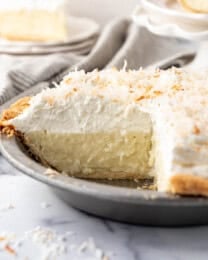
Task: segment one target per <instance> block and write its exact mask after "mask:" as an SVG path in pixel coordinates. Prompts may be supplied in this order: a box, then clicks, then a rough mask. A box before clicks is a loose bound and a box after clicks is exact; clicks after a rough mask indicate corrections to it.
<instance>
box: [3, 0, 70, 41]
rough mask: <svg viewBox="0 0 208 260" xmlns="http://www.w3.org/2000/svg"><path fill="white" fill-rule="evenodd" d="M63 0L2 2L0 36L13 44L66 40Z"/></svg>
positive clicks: (8, 0) (15, 0) (13, 0)
mask: <svg viewBox="0 0 208 260" xmlns="http://www.w3.org/2000/svg"><path fill="white" fill-rule="evenodd" d="M61 3H63V0H58V1H55V0H50V1H49V0H44V1H38V0H27V1H26V0H7V1H5V2H4V3H0V37H1V38H4V39H7V40H10V41H32V42H46V41H64V40H66V38H67V35H68V32H67V22H66V17H65V14H64V12H63V10H62V9H61V8H60V6H61Z"/></svg>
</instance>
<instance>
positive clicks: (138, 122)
mask: <svg viewBox="0 0 208 260" xmlns="http://www.w3.org/2000/svg"><path fill="white" fill-rule="evenodd" d="M206 75H207V74H206V73H205V74H203V73H202V74H200V73H198V74H197V73H195V74H194V73H188V72H186V71H183V70H177V69H171V70H168V71H158V70H156V71H153V72H151V71H142V70H140V71H128V72H127V71H124V70H121V71H117V70H114V69H112V70H111V69H109V70H105V71H101V72H98V71H93V72H91V73H85V72H83V71H75V72H72V73H70V74H69V75H68V76H67V77H66V78H64V80H63V81H62V83H61V84H60V86H57V87H56V88H53V89H46V90H43V91H42V92H41V93H39V94H37V95H36V96H34V97H32V98H24V99H22V100H19V101H18V102H17V103H16V104H13V105H12V106H11V107H10V108H9V109H8V110H6V111H5V112H4V113H3V115H2V118H1V121H0V130H1V132H2V133H3V134H7V135H12V134H19V133H20V134H21V136H22V138H23V142H24V144H25V145H26V146H28V148H29V150H30V151H31V152H32V153H33V154H34V155H35V156H37V157H38V158H39V159H40V160H41V162H42V163H44V164H45V165H47V166H50V167H53V168H55V169H57V170H58V171H60V172H64V173H66V174H69V175H72V176H75V177H80V178H89V179H110V180H114V179H126V180H132V179H150V178H153V177H154V180H155V183H156V186H157V188H158V190H159V191H168V192H172V193H178V194H184V195H203V196H208V134H207V133H208V122H207V121H208V120H207V116H206V115H207V106H208V100H207V97H208V91H207V87H206V86H207V85H208V78H207V76H206Z"/></svg>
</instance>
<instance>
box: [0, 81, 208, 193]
mask: <svg viewBox="0 0 208 260" xmlns="http://www.w3.org/2000/svg"><path fill="white" fill-rule="evenodd" d="M68 80H69V79H68ZM69 81H70V80H69ZM69 96H70V95H69ZM31 99H32V97H24V98H22V99H20V100H18V101H17V102H16V103H14V104H12V105H11V106H10V108H8V109H6V110H5V111H4V112H3V114H2V117H1V119H0V132H1V134H3V135H7V136H8V137H12V136H17V137H19V136H21V138H22V141H23V143H24V144H25V145H26V146H27V147H28V148H29V149H30V151H31V152H32V154H34V155H35V156H37V157H38V158H39V159H40V161H41V162H42V163H43V164H45V165H48V166H51V163H50V162H48V161H47V160H45V159H44V158H42V157H41V156H39V152H40V150H39V148H38V149H36V148H37V147H39V144H38V145H37V146H33V144H32V143H30V142H33V141H34V139H33V138H32V139H30V140H28V137H29V138H30V135H25V134H24V133H21V132H20V131H19V130H18V129H16V127H15V126H14V125H13V124H11V123H10V120H11V119H15V118H17V117H18V116H19V115H21V114H23V113H24V111H26V110H27V109H28V108H29V107H30V100H31ZM49 101H50V100H47V102H49ZM49 103H50V102H49ZM52 103H53V102H52ZM52 103H51V104H49V105H53V104H52ZM34 134H35V135H36V133H35V132H34ZM59 137H61V136H58V137H57V138H59ZM41 149H42V148H41ZM163 159H164V158H163ZM52 166H53V165H52ZM54 168H55V167H54ZM102 174H103V173H102ZM154 174H155V175H156V176H154V177H156V181H157V182H158V183H157V188H158V190H159V191H165V192H170V193H173V194H179V195H191V196H199V195H201V196H208V179H206V178H204V177H201V176H196V175H193V174H192V172H190V173H189V172H175V173H174V174H173V175H172V176H168V175H167V174H166V173H164V172H162V171H160V173H159V176H157V174H158V173H157V168H156V169H155V172H154ZM73 175H74V176H75V177H79V178H96V179H99V177H100V175H99V172H98V174H95V175H94V176H93V175H91V176H90V175H89V174H88V173H87V174H86V175H85V174H83V173H81V174H73ZM109 176H111V177H109ZM140 177H142V176H138V175H135V174H131V173H123V172H121V173H120V174H118V176H117V175H115V176H114V175H113V174H112V173H110V175H109V173H108V172H106V175H105V174H104V175H103V176H102V178H107V179H119V178H120V179H136V178H138V179H139V178H140ZM143 177H144V176H143ZM143 177H142V178H143ZM149 177H150V176H147V178H149ZM158 179H159V180H158Z"/></svg>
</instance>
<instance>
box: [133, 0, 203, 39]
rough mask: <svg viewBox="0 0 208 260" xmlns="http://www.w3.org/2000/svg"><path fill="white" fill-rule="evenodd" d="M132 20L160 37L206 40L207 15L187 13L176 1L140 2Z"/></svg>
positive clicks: (147, 0) (152, 0)
mask: <svg viewBox="0 0 208 260" xmlns="http://www.w3.org/2000/svg"><path fill="white" fill-rule="evenodd" d="M133 20H134V21H135V22H136V23H137V24H138V25H140V26H144V27H146V28H147V29H148V30H149V31H151V32H152V33H155V34H158V35H161V36H171V37H180V38H185V39H189V40H197V41H202V40H203V41H204V40H205V41H207V40H208V15H207V14H198V13H191V12H187V11H185V10H183V9H182V7H181V6H180V5H179V3H178V2H177V1H173V0H160V1H158V0H141V1H140V5H139V6H138V8H137V9H136V11H135V13H134V15H133Z"/></svg>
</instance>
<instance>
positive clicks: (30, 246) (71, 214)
mask: <svg viewBox="0 0 208 260" xmlns="http://www.w3.org/2000/svg"><path fill="white" fill-rule="evenodd" d="M0 163H1V167H0V174H1V177H0V259H1V260H4V259H5V260H7V259H8V260H9V259H23V260H26V259H28V260H37V259H40V260H42V259H47V258H44V257H46V256H47V255H48V254H50V253H51V252H53V253H54V251H53V250H54V248H56V249H55V251H56V250H57V251H58V249H57V248H59V247H61V246H62V247H63V248H62V249H63V252H62V251H61V255H60V256H59V257H57V258H52V256H51V257H49V258H48V259H49V260H52V259H58V260H59V259H60V260H65V259H66V260H68V259H74V260H79V259H83V260H86V259H90V260H93V259H102V260H107V259H113V260H126V259H128V260H137V259H142V260H149V259H166V260H169V259H170V260H176V259H177V260H180V259H181V260H184V259H189V260H192V259H194V260H195V259H201V260H202V259H207V253H208V248H207V239H208V227H206V226H203V227H190V228H154V227H144V226H135V225H127V224H121V223H116V222H112V221H109V220H104V219H101V218H96V217H94V216H90V215H87V214H85V213H82V212H80V211H78V210H75V209H73V208H71V207H70V206H68V205H67V204H65V203H64V202H63V201H62V200H60V199H59V198H58V197H57V196H56V195H55V194H54V193H53V191H52V190H51V189H50V188H48V187H47V186H45V185H43V184H41V183H39V182H37V181H34V180H32V179H30V178H29V177H26V176H24V175H22V174H20V173H19V172H18V171H17V170H15V169H14V168H13V167H12V166H10V165H9V164H8V163H7V162H6V161H4V160H3V159H2V158H0ZM7 173H12V174H13V175H15V176H11V175H8V174H7ZM38 227H39V228H38ZM37 230H39V232H43V233H44V232H45V233H46V232H49V233H50V234H53V235H54V236H55V242H54V241H49V242H48V244H44V243H41V242H38V241H39V238H38V239H36V241H32V240H31V237H32V235H27V236H26V235H25V234H28V233H29V234H30V233H32V234H33V239H34V236H35V235H34V234H35V233H37ZM10 233H12V234H13V235H15V236H16V237H15V239H14V242H12V243H10V244H9V245H10V247H11V248H12V249H14V250H15V252H16V254H17V256H16V258H15V257H14V258H13V257H12V254H11V253H9V252H7V251H6V250H5V249H3V248H4V247H5V242H4V241H1V237H2V236H8V235H9V234H10ZM63 238H65V239H66V240H65V241H63V240H64V239H63ZM40 239H41V238H40ZM60 241H61V242H60ZM89 241H92V242H89ZM20 242H21V243H20ZM90 244H93V249H92V248H91V247H92V246H90ZM54 245H56V247H55V246H54ZM57 245H58V246H59V247H58V246H57ZM55 253H57V252H55ZM55 253H54V254H55ZM101 256H102V257H101ZM104 256H105V257H104ZM26 257H28V258H26Z"/></svg>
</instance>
